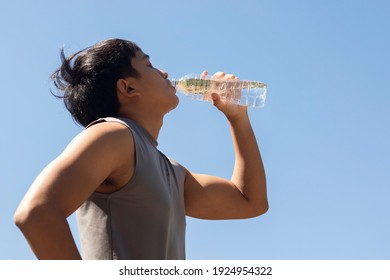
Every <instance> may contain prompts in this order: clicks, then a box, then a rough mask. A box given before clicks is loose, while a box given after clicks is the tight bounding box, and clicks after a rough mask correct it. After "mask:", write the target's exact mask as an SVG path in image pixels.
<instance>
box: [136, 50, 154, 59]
mask: <svg viewBox="0 0 390 280" xmlns="http://www.w3.org/2000/svg"><path fill="white" fill-rule="evenodd" d="M149 58H150V57H149V55H147V54H145V53H144V52H143V51H141V50H139V51H136V52H135V57H134V58H133V59H135V60H138V61H143V60H147V59H149Z"/></svg>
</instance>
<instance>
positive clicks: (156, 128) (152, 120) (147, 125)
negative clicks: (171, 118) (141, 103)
mask: <svg viewBox="0 0 390 280" xmlns="http://www.w3.org/2000/svg"><path fill="white" fill-rule="evenodd" d="M120 117H124V118H128V119H131V120H133V121H135V122H136V123H138V124H139V125H140V126H142V127H143V128H144V129H145V130H146V131H147V132H148V133H149V134H150V136H152V137H153V139H154V140H156V141H157V139H158V135H159V133H160V129H161V127H162V125H163V119H164V116H153V115H151V114H150V113H149V114H121V115H120Z"/></svg>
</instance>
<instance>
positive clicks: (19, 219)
mask: <svg viewBox="0 0 390 280" xmlns="http://www.w3.org/2000/svg"><path fill="white" fill-rule="evenodd" d="M32 212H33V211H32V209H29V208H27V207H23V206H19V207H18V209H17V210H16V212H15V214H14V223H15V225H16V226H17V227H18V228H19V229H20V230H22V231H23V229H25V228H26V227H27V225H28V224H29V223H30V221H31V217H32V216H33V215H32Z"/></svg>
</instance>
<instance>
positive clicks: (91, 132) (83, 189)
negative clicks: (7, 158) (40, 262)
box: [14, 123, 134, 259]
mask: <svg viewBox="0 0 390 280" xmlns="http://www.w3.org/2000/svg"><path fill="white" fill-rule="evenodd" d="M124 151H126V152H124ZM131 156H132V157H133V158H134V148H133V139H132V137H131V134H130V133H129V132H128V130H127V128H125V127H124V126H123V125H120V124H112V123H102V124H96V125H94V126H92V127H91V128H89V129H87V130H85V131H83V132H82V133H81V134H80V135H78V136H77V137H76V138H75V139H74V140H73V141H72V142H71V143H70V144H69V146H68V147H67V148H66V149H65V151H64V152H63V153H62V154H61V155H60V156H59V157H58V158H57V159H55V160H54V161H53V162H52V163H50V164H49V165H48V166H47V167H46V168H45V169H44V170H43V171H42V172H41V174H40V175H39V176H38V177H37V178H36V180H35V181H34V183H33V184H32V186H31V187H30V189H29V191H28V192H27V194H26V195H25V197H24V198H23V200H22V202H21V203H20V205H19V207H18V209H17V211H16V213H15V217H14V220H15V223H16V224H17V226H18V227H19V228H20V229H21V231H22V232H23V234H24V236H25V238H26V239H27V241H28V243H29V244H30V247H31V249H32V250H33V251H34V253H35V255H36V256H37V258H39V259H80V258H81V257H80V254H79V252H78V250H77V247H76V245H75V242H74V239H73V236H72V234H71V231H70V228H69V225H68V223H67V220H66V219H67V217H68V216H69V215H71V214H72V213H73V212H74V211H75V210H76V209H77V208H78V207H79V206H80V205H81V204H82V203H83V202H84V201H85V200H86V199H87V198H88V197H89V196H90V195H91V194H92V193H93V192H94V191H95V190H96V189H97V188H98V187H99V186H101V185H102V183H103V182H104V181H105V180H107V179H110V180H113V181H114V182H116V183H117V184H118V185H120V184H122V183H123V182H125V180H128V179H129V178H126V177H129V176H131V175H132V173H131V174H125V173H123V170H124V168H129V169H127V170H132V167H131V166H126V164H127V165H128V164H129V162H130V164H131V162H133V161H131V160H129V157H131ZM126 161H127V162H126ZM121 181H123V182H121ZM122 185H123V184H122Z"/></svg>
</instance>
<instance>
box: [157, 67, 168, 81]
mask: <svg viewBox="0 0 390 280" xmlns="http://www.w3.org/2000/svg"><path fill="white" fill-rule="evenodd" d="M158 70H159V71H160V73H161V75H162V76H163V77H164V78H165V79H168V73H167V72H165V71H164V70H161V69H158Z"/></svg>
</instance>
